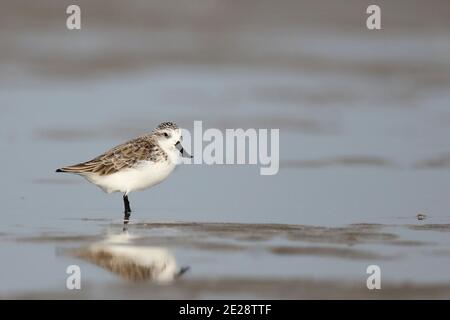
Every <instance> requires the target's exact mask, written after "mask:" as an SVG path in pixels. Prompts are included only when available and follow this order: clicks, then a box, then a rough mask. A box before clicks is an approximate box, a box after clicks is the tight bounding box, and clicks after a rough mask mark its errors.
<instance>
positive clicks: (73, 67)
mask: <svg viewBox="0 0 450 320" xmlns="http://www.w3.org/2000/svg"><path fill="white" fill-rule="evenodd" d="M375 3H376V4H378V5H380V7H381V10H382V16H381V18H382V21H381V24H382V30H379V31H370V30H368V29H367V28H366V18H367V14H366V8H367V6H368V5H369V4H375ZM69 4H78V5H79V6H80V7H81V10H82V12H81V19H82V29H81V30H80V31H70V30H67V28H66V18H67V15H66V13H65V11H66V7H67V6H68V5H69ZM449 30H450V2H449V1H446V0H442V1H439V0H433V1H416V0H413V1H411V0H408V1H406V0H402V1H398V0H397V1H380V0H379V1H360V0H354V1H350V0H339V1H322V0H320V1H312V0H311V1H300V0H291V1H289V0H282V1H275V0H239V1H238V0H233V1H231V0H227V1H225V0H189V1H188V0H185V1H167V0H164V1H163V0H161V1H145V0H140V1H139V0H130V1H118V0H117V1H116V0H104V1H47V0H39V1H25V0H18V1H4V0H2V1H0V150H1V157H0V165H1V168H2V169H3V171H2V176H1V179H0V201H1V204H2V210H1V212H0V215H1V218H2V221H3V222H2V226H1V227H0V235H1V234H6V235H8V234H21V233H30V234H33V233H36V232H47V231H49V230H53V229H52V228H58V230H65V231H68V230H73V231H75V232H78V231H80V230H82V231H83V232H86V230H90V229H89V228H88V227H87V226H86V225H82V226H79V225H77V224H76V223H71V222H70V221H72V220H70V219H78V220H79V219H113V220H120V219H121V218H122V213H121V211H122V202H121V197H120V195H114V196H111V195H106V194H103V193H102V192H101V191H100V190H98V189H96V188H95V187H94V186H92V185H88V184H87V183H86V182H85V181H84V180H82V179H81V178H79V177H75V176H64V175H56V174H55V173H54V170H55V169H56V168H58V167H60V166H62V165H68V164H73V163H78V162H81V161H85V160H89V159H91V158H93V157H94V156H96V155H98V154H99V153H101V152H103V151H105V150H107V149H108V148H110V147H112V146H114V145H116V144H118V143H121V142H123V141H126V140H128V139H130V138H133V137H134V136H136V135H139V134H142V133H146V132H149V131H151V130H152V129H153V128H154V127H155V126H157V125H158V124H159V123H160V122H162V121H174V122H177V123H178V124H179V125H180V126H181V127H184V128H186V129H192V126H193V121H194V120H202V121H203V124H204V128H205V129H206V128H210V127H211V128H212V127H214V128H219V129H225V128H269V129H270V128H279V129H280V148H281V149H280V156H281V169H280V172H279V174H278V175H276V176H260V175H259V167H257V166H205V165H191V166H182V167H179V168H177V170H176V172H174V174H173V175H172V176H171V177H170V178H169V179H168V180H167V181H166V182H164V183H163V184H161V185H159V186H157V187H155V188H154V189H152V190H149V191H144V192H140V193H135V194H132V195H131V198H130V199H131V201H132V205H133V209H134V213H133V218H134V219H137V220H138V221H139V220H140V219H141V220H146V221H188V222H191V221H194V222H199V221H200V222H204V221H214V222H252V223H265V222H272V223H286V224H307V225H319V226H332V227H339V226H342V225H345V224H349V223H383V224H394V225H395V224H398V223H410V222H413V221H415V217H416V214H418V213H425V214H427V216H428V220H427V221H431V222H433V223H448V220H449V219H448V218H449V197H448V194H449V190H450V170H449V168H450V143H449V136H450V107H449V98H450V90H449V88H450V32H449ZM86 228H87V229H86ZM94 229H95V228H94ZM95 232H97V231H95ZM435 236H436V234H435V233H432V234H429V235H427V236H426V238H427V240H429V241H434V240H435V239H434V238H433V237H435ZM445 241H447V240H445ZM5 248H6V247H5ZM5 248H4V249H5ZM5 250H9V251H7V252H8V254H10V255H9V257H10V258H11V257H15V258H11V260H10V262H9V264H8V266H9V267H10V269H11V270H12V269H14V268H16V266H17V261H19V260H21V259H22V258H23V256H24V255H17V254H16V255H14V254H15V253H12V251H11V250H12V249H11V250H10V249H9V246H8V249H5ZM15 250H16V249H15ZM48 250H50V249H48ZM30 252H33V249H30V250H28V249H27V250H25V251H24V253H26V254H30ZM50 252H52V251H51V250H50ZM4 254H6V253H4ZM4 256H5V255H4ZM29 259H32V258H29ZM5 260H6V259H5ZM30 261H32V260H30ZM33 261H34V260H33ZM419 261H420V263H418V264H416V265H414V267H412V268H413V271H412V274H414V275H421V276H424V278H423V279H429V277H432V276H433V275H432V274H426V275H425V274H424V273H423V270H425V269H426V267H424V265H423V264H422V262H423V263H424V261H425V260H424V259H422V258H420V259H419ZM404 263H406V264H408V262H407V261H406V262H404ZM446 263H447V264H446V265H445V264H443V265H441V267H442V270H441V271H442V272H441V273H436V274H434V275H435V276H436V277H437V278H439V279H442V278H445V277H446V276H447V275H446V273H445V272H444V268H447V267H448V261H447V260H446ZM313 266H314V267H313V268H311V270H314V269H315V268H316V266H317V265H316V264H313ZM403 266H404V265H402V266H399V269H398V270H402V268H403ZM206 269H207V268H206ZM339 270H345V268H344V267H343V268H341V269H339ZM447 270H448V268H447ZM43 272H44V271H43ZM23 273H24V274H25V273H26V270H25V269H24V270H23ZM398 274H400V272H399V273H398ZM398 274H396V275H398ZM42 279H46V278H45V277H43V278H42ZM7 280H8V279H6V280H5V281H6V282H4V283H3V284H4V285H6V283H8V282H7ZM16 285H17V283H15V284H13V283H10V286H11V287H15V286H16Z"/></svg>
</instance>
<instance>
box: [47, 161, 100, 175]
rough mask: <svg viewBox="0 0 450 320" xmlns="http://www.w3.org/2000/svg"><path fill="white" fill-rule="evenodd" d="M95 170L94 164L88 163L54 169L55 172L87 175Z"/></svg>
mask: <svg viewBox="0 0 450 320" xmlns="http://www.w3.org/2000/svg"><path fill="white" fill-rule="evenodd" d="M94 168H95V165H94V164H90V163H80V164H76V165H73V166H68V167H63V168H59V169H56V172H64V173H78V174H81V173H87V172H91V171H92V170H93V169H94Z"/></svg>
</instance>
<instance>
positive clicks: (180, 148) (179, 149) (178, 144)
mask: <svg viewBox="0 0 450 320" xmlns="http://www.w3.org/2000/svg"><path fill="white" fill-rule="evenodd" d="M175 147H176V148H177V149H178V151H180V153H181V156H182V157H183V158H189V159H192V158H193V156H191V155H190V154H189V153H187V152H186V150H184V148H183V146H182V145H181V142H180V141H178V142H177V144H176V145H175Z"/></svg>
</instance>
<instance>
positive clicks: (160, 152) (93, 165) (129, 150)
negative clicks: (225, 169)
mask: <svg viewBox="0 0 450 320" xmlns="http://www.w3.org/2000/svg"><path fill="white" fill-rule="evenodd" d="M181 141H182V136H181V130H180V128H179V127H178V126H177V125H176V124H174V123H172V122H163V123H161V124H160V125H159V126H158V127H157V128H156V129H155V130H153V132H151V133H149V134H146V135H143V136H141V137H138V138H135V139H133V140H130V141H128V142H125V143H123V144H121V145H118V146H117V147H114V148H112V149H111V150H109V151H107V152H105V153H103V154H102V155H100V156H98V157H96V158H95V159H92V160H90V161H87V162H83V163H80V164H76V165H73V166H68V167H63V168H60V169H58V170H56V172H67V173H74V174H78V175H80V176H82V177H84V178H86V179H87V180H88V181H89V182H91V183H93V184H95V185H97V186H99V187H100V188H101V189H102V190H103V191H105V192H107V193H113V192H121V193H123V202H124V206H125V216H124V223H125V224H128V222H129V220H130V216H131V207H130V202H129V200H128V195H129V193H130V192H132V191H137V190H143V189H147V188H150V187H152V186H154V185H156V184H158V183H160V182H162V181H164V180H165V179H166V178H167V177H168V176H169V175H170V173H171V172H172V171H173V169H174V168H175V166H176V165H177V164H178V163H180V160H181V159H180V158H181V157H186V158H192V156H190V155H189V154H188V153H187V152H186V151H185V150H184V149H183V147H182V145H181Z"/></svg>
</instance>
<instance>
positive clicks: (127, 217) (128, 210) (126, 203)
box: [123, 194, 131, 231]
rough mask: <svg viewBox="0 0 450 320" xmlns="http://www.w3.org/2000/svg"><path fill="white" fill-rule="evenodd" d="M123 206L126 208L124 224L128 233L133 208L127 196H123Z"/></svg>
mask: <svg viewBox="0 0 450 320" xmlns="http://www.w3.org/2000/svg"><path fill="white" fill-rule="evenodd" d="M123 204H124V206H125V214H124V218H123V224H124V231H126V230H125V229H126V226H127V225H128V223H129V222H130V216H131V208H130V201H128V196H127V195H126V194H124V195H123Z"/></svg>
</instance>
